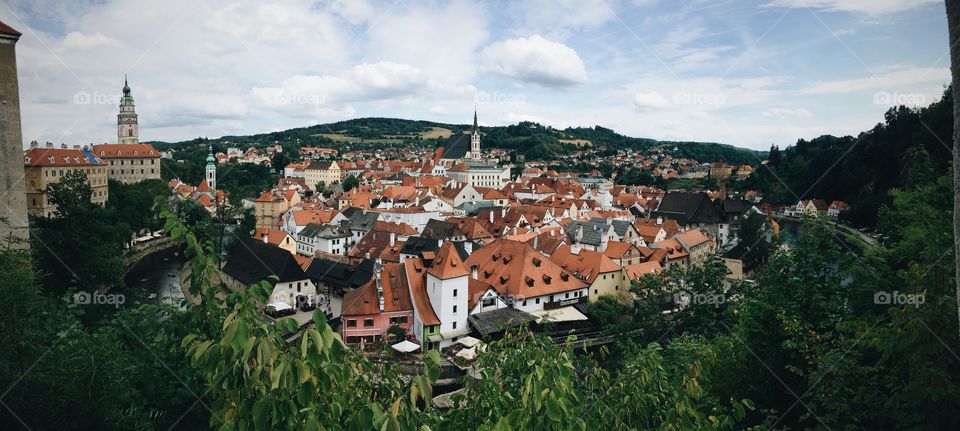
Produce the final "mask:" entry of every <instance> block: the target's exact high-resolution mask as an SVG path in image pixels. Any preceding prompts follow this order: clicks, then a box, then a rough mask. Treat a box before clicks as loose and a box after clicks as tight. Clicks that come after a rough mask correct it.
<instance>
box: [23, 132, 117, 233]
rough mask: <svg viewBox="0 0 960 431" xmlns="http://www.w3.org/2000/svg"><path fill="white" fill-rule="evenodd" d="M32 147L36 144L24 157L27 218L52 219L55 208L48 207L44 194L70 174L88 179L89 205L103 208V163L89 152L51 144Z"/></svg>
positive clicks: (105, 178)
mask: <svg viewBox="0 0 960 431" xmlns="http://www.w3.org/2000/svg"><path fill="white" fill-rule="evenodd" d="M35 145H36V143H33V144H31V147H32V148H30V150H28V151H26V152H24V153H23V164H24V169H25V171H26V172H25V174H26V175H25V177H24V181H25V182H26V186H27V211H28V212H29V213H30V214H32V215H36V216H45V217H49V216H51V215H53V213H54V212H55V211H56V210H57V208H56V206H55V205H52V204H50V202H49V201H48V200H47V197H46V195H44V193H43V191H44V189H46V187H47V186H48V185H50V184H53V183H56V182H59V181H60V179H61V178H63V177H64V176H65V175H67V174H68V173H70V172H72V171H80V172H83V173H84V174H86V175H87V183H88V184H90V188H91V189H93V194H92V195H91V196H90V201H91V202H93V203H95V204H97V205H101V206H104V205H106V203H107V197H108V196H107V193H108V192H107V167H106V166H104V164H103V161H102V160H100V159H98V158H96V157H94V155H93V154H91V153H90V152H88V151H84V150H81V149H80V147H79V146H74V147H73V148H72V149H68V148H66V145H61V147H60V148H53V144H50V143H48V144H47V146H46V147H44V148H38V147H36V146H35Z"/></svg>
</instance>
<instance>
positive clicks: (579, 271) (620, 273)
mask: <svg viewBox="0 0 960 431" xmlns="http://www.w3.org/2000/svg"><path fill="white" fill-rule="evenodd" d="M550 260H552V261H553V262H554V263H556V264H557V265H560V267H561V268H563V269H565V270H567V271H570V272H571V273H573V275H574V276H575V277H577V278H579V279H580V280H583V281H584V282H586V283H588V284H589V285H590V293H589V294H588V296H589V298H590V301H591V302H593V301H596V300H597V299H598V298H599V297H601V296H603V295H610V296H613V297H615V298H618V299H620V300H624V301H626V300H627V299H628V298H629V292H630V280H629V279H628V278H627V274H626V272H624V270H623V268H621V267H620V265H617V264H616V263H615V262H614V261H613V260H611V259H610V258H609V257H607V256H605V255H604V254H603V253H601V252H599V251H593V250H587V249H583V248H580V247H578V246H570V245H567V244H564V245H561V246H560V248H558V249H557V250H556V251H554V252H553V254H551V255H550Z"/></svg>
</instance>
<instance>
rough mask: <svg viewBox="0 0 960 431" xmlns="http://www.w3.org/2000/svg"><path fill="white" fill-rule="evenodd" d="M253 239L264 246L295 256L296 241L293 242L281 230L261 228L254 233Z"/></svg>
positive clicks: (290, 237)
mask: <svg viewBox="0 0 960 431" xmlns="http://www.w3.org/2000/svg"><path fill="white" fill-rule="evenodd" d="M253 239H259V240H261V241H263V243H264V244H270V245H272V246H274V247H279V248H281V249H283V250H286V251H287V252H289V253H290V254H297V241H296V240H294V239H293V237H292V236H290V234H288V233H286V232H284V231H282V230H279V229H269V228H265V227H262V228H259V229H257V231H256V232H254V234H253Z"/></svg>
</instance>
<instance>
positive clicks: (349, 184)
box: [343, 175, 360, 193]
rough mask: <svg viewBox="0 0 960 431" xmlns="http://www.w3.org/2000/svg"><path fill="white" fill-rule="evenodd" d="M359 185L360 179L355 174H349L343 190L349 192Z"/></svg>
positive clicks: (344, 181) (344, 180)
mask: <svg viewBox="0 0 960 431" xmlns="http://www.w3.org/2000/svg"><path fill="white" fill-rule="evenodd" d="M359 185H360V180H358V179H357V177H356V176H355V175H347V177H346V178H344V179H343V192H344V193H346V192H349V191H350V190H353V188H354V187H357V186H359Z"/></svg>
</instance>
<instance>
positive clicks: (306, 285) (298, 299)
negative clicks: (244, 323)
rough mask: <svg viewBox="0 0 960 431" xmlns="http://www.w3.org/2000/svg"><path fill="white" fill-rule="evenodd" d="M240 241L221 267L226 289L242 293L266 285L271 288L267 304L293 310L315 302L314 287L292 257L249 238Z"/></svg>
mask: <svg viewBox="0 0 960 431" xmlns="http://www.w3.org/2000/svg"><path fill="white" fill-rule="evenodd" d="M241 241H242V242H241V243H240V244H239V246H237V247H234V249H233V252H232V253H230V256H229V257H228V258H227V263H226V264H224V266H223V270H222V273H223V277H222V278H223V282H224V284H226V285H227V287H229V288H231V289H233V290H245V289H247V288H248V287H250V286H251V285H253V284H256V283H260V282H261V281H266V282H268V283H270V284H271V285H272V286H273V290H272V291H271V293H270V297H269V299H268V300H267V304H274V303H278V302H282V303H285V304H287V305H289V306H290V307H296V306H297V305H299V304H303V303H306V302H313V301H315V300H316V295H317V288H316V286H315V285H314V284H313V281H311V280H310V277H308V276H307V274H306V273H305V272H304V271H303V269H302V268H300V264H298V263H297V260H296V259H295V258H294V257H293V255H292V254H290V253H288V252H287V251H285V250H283V249H280V248H278V247H274V246H272V245H269V244H264V243H263V242H262V241H259V240H255V239H252V238H246V239H243V240H241ZM267 304H263V305H267Z"/></svg>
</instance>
